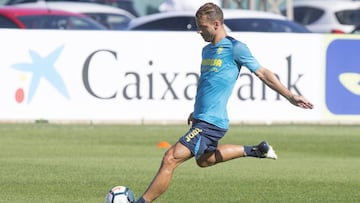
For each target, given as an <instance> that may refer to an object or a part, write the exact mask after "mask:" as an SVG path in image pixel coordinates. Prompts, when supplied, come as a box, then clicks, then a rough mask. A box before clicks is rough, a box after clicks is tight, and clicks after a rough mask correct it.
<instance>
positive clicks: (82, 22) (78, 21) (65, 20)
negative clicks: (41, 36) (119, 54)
mask: <svg viewBox="0 0 360 203" xmlns="http://www.w3.org/2000/svg"><path fill="white" fill-rule="evenodd" d="M0 28H22V29H64V30H106V28H105V27H104V26H103V25H101V24H100V23H98V22H96V21H95V20H93V19H91V18H90V17H88V16H85V15H82V14H77V13H71V12H66V11H59V10H51V9H50V10H49V9H35V8H19V7H13V6H3V7H0Z"/></svg>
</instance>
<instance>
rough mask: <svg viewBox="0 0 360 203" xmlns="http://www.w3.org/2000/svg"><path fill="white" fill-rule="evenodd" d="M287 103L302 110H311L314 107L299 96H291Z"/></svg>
mask: <svg viewBox="0 0 360 203" xmlns="http://www.w3.org/2000/svg"><path fill="white" fill-rule="evenodd" d="M289 102H290V103H292V104H293V105H295V106H298V107H301V108H303V109H313V108H314V105H313V104H312V103H311V102H309V101H308V100H307V99H305V97H303V96H299V95H293V96H291V97H290V98H289Z"/></svg>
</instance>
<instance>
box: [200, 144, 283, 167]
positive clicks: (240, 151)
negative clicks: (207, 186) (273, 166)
mask: <svg viewBox="0 0 360 203" xmlns="http://www.w3.org/2000/svg"><path fill="white" fill-rule="evenodd" d="M240 157H256V158H268V159H277V155H276V153H275V150H274V149H273V148H272V146H271V145H269V144H268V143H267V142H266V141H262V142H261V143H260V144H258V145H255V146H243V145H233V144H223V145H219V146H218V147H217V149H216V151H214V152H207V153H204V154H203V155H202V156H200V158H198V159H197V160H196V162H197V164H198V165H199V166H200V167H208V166H212V165H215V164H217V163H220V162H225V161H229V160H232V159H236V158H240Z"/></svg>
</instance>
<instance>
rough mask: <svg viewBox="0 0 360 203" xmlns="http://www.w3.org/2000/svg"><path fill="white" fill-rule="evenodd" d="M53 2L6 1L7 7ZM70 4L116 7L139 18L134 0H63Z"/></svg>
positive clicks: (37, 0)
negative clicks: (94, 4) (81, 3)
mask: <svg viewBox="0 0 360 203" xmlns="http://www.w3.org/2000/svg"><path fill="white" fill-rule="evenodd" d="M44 1H45V2H50V1H51V2H52V1H58V0H5V5H15V4H22V3H34V2H44ZM63 1H70V2H88V3H96V4H105V5H108V6H114V7H117V8H120V9H123V10H126V11H128V12H130V13H131V14H133V15H134V16H136V17H137V16H139V15H138V13H137V11H136V9H135V8H134V1H133V0H63Z"/></svg>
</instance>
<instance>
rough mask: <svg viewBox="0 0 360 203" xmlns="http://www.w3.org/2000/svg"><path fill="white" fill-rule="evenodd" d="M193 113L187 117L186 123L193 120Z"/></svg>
mask: <svg viewBox="0 0 360 203" xmlns="http://www.w3.org/2000/svg"><path fill="white" fill-rule="evenodd" d="M193 119H194V118H193V113H192V112H191V113H190V115H189V117H188V119H187V124H188V125H190V124H191V123H192V122H193Z"/></svg>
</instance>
